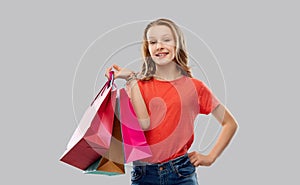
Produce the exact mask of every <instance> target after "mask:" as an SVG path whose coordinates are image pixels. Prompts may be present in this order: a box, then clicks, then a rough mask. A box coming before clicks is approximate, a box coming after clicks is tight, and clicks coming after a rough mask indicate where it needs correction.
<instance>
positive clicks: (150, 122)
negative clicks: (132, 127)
mask: <svg viewBox="0 0 300 185" xmlns="http://www.w3.org/2000/svg"><path fill="white" fill-rule="evenodd" d="M142 53H143V58H144V64H143V66H142V71H141V72H140V73H135V72H133V71H132V70H130V69H126V68H121V67H120V66H118V65H113V66H112V67H110V68H108V69H107V71H106V76H108V74H109V72H110V71H111V70H112V69H114V70H115V78H116V79H117V78H120V79H125V80H126V81H127V82H126V84H127V89H128V94H129V96H130V99H131V102H132V105H133V107H134V110H135V113H136V116H137V118H138V120H139V122H140V125H141V127H142V128H143V130H144V133H145V136H146V139H147V142H148V144H149V145H150V148H151V151H152V156H151V157H150V158H147V159H144V160H141V161H135V162H134V163H133V165H134V167H133V171H132V175H131V181H132V185H140V184H142V185H147V184H149V185H150V184H153V185H154V184H168V185H173V184H180V185H194V184H198V181H197V173H196V167H198V166H210V165H212V164H213V163H214V162H215V161H216V159H217V158H218V157H219V156H220V154H221V153H222V152H223V150H224V149H225V148H226V147H227V146H228V144H229V142H230V141H231V139H232V137H233V136H234V134H235V132H236V130H237V127H238V126H237V122H236V120H235V119H234V117H233V116H232V114H231V113H230V112H229V110H228V109H227V108H226V107H225V106H224V105H223V104H222V103H221V102H220V101H219V100H218V99H217V97H215V95H214V94H213V93H212V91H211V90H210V89H209V88H208V87H207V86H206V84H205V83H203V82H202V81H200V80H198V79H195V78H193V77H192V73H191V70H190V68H189V67H188V65H187V64H188V55H187V51H186V46H185V41H184V37H183V34H182V32H181V30H180V29H179V27H178V26H177V25H176V24H175V23H174V22H172V21H171V20H168V19H158V20H155V21H153V22H151V23H149V24H148V25H147V27H146V28H145V30H144V35H143V48H142ZM210 113H212V114H213V116H214V117H215V118H216V119H217V120H218V122H219V123H220V124H221V125H222V131H221V133H220V135H219V137H218V140H217V141H216V143H215V145H214V147H213V148H212V150H211V151H210V152H209V154H208V155H204V154H201V153H199V152H197V151H193V152H190V153H188V150H189V148H190V147H191V145H192V143H193V141H194V121H195V118H196V116H197V115H199V114H210Z"/></svg>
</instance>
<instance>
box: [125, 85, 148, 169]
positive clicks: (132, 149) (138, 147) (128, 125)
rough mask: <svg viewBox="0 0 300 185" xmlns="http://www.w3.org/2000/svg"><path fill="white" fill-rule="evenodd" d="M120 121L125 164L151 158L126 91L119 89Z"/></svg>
mask: <svg viewBox="0 0 300 185" xmlns="http://www.w3.org/2000/svg"><path fill="white" fill-rule="evenodd" d="M119 96H120V120H121V126H122V136H123V142H124V144H123V145H124V154H125V163H129V162H132V161H136V160H140V159H145V158H148V157H151V156H152V153H151V150H150V147H149V145H148V143H147V141H146V138H145V135H144V131H143V130H142V128H141V126H140V124H139V121H138V119H137V117H136V114H135V112H134V109H133V106H132V104H131V101H130V99H129V97H128V95H127V92H126V90H125V89H124V88H123V89H120V95H119Z"/></svg>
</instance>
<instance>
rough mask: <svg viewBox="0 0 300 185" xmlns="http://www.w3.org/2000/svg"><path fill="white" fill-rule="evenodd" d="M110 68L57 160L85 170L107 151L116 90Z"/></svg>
mask: <svg viewBox="0 0 300 185" xmlns="http://www.w3.org/2000/svg"><path fill="white" fill-rule="evenodd" d="M113 82H114V79H113V72H111V73H110V78H109V80H108V81H107V82H106V83H105V84H104V86H103V87H102V89H101V90H100V92H99V93H98V94H97V96H96V97H95V99H94V101H93V102H92V103H91V105H90V106H89V107H88V109H87V110H86V112H85V113H84V115H83V117H82V118H81V120H80V123H79V125H78V127H77V129H76V130H75V132H74V134H73V135H72V137H71V139H70V141H69V143H68V146H67V150H66V151H65V153H64V154H63V155H62V157H61V158H60V161H62V162H65V163H67V164H69V165H71V166H74V167H77V168H79V169H82V170H85V169H87V168H88V167H89V166H90V165H91V164H92V163H94V162H95V161H96V160H97V159H99V157H100V156H101V155H102V154H104V153H105V152H107V150H108V148H109V146H110V142H111V136H112V129H113V120H114V108H115V101H116V91H113V90H112V88H113Z"/></svg>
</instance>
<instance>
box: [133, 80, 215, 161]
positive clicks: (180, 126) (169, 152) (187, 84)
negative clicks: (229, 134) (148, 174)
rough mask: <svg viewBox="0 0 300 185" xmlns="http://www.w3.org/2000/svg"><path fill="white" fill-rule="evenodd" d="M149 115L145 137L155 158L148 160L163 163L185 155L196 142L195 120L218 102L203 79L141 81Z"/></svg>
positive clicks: (208, 111)
mask: <svg viewBox="0 0 300 185" xmlns="http://www.w3.org/2000/svg"><path fill="white" fill-rule="evenodd" d="M138 84H139V88H140V91H141V94H142V96H143V98H144V101H145V103H146V106H147V110H148V113H149V116H150V128H149V129H148V130H146V131H145V136H146V139H147V142H148V144H149V145H150V148H151V151H152V157H150V158H147V159H144V160H143V161H145V162H151V163H160V162H165V161H168V160H170V159H174V158H176V157H178V156H181V155H184V154H185V153H186V152H187V151H188V149H189V148H190V147H191V145H192V143H193V141H194V121H195V118H196V116H197V115H198V114H209V113H211V112H212V111H213V110H214V109H215V108H216V106H217V105H218V104H219V101H218V99H217V98H216V97H215V96H214V95H213V93H212V92H211V90H210V89H209V88H208V87H207V86H206V85H205V84H204V83H203V82H202V81H200V80H197V79H194V78H189V77H186V76H183V77H181V78H179V79H176V80H173V81H160V80H157V79H154V78H152V79H150V80H147V81H138Z"/></svg>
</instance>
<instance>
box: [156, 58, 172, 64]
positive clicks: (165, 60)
mask: <svg viewBox="0 0 300 185" xmlns="http://www.w3.org/2000/svg"><path fill="white" fill-rule="evenodd" d="M153 61H154V63H155V64H156V65H160V66H164V65H167V64H170V63H172V62H173V61H172V60H170V59H159V60H153Z"/></svg>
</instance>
